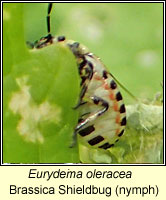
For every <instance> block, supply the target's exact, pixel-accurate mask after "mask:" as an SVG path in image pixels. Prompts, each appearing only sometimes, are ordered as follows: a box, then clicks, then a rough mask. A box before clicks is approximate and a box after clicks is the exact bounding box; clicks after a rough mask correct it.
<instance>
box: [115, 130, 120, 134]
mask: <svg viewBox="0 0 166 200" xmlns="http://www.w3.org/2000/svg"><path fill="white" fill-rule="evenodd" d="M119 132H120V129H119V128H118V129H117V130H116V133H115V134H116V135H117V136H118V134H119Z"/></svg>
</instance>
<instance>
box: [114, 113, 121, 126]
mask: <svg viewBox="0 0 166 200" xmlns="http://www.w3.org/2000/svg"><path fill="white" fill-rule="evenodd" d="M115 122H116V123H117V124H119V122H120V115H119V114H118V115H117V116H116V119H115Z"/></svg>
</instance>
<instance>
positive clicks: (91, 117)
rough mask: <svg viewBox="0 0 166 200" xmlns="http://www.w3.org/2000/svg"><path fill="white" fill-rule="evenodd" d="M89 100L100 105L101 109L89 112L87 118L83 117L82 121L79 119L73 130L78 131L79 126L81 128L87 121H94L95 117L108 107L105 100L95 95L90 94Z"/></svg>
mask: <svg viewBox="0 0 166 200" xmlns="http://www.w3.org/2000/svg"><path fill="white" fill-rule="evenodd" d="M91 101H92V102H93V103H94V104H96V105H98V106H102V109H100V110H98V111H96V112H93V113H91V114H90V115H89V116H88V117H87V118H85V119H84V120H83V121H81V122H80V123H78V124H77V126H76V128H75V132H78V131H79V130H80V129H81V128H83V127H84V126H85V125H87V124H88V123H90V122H92V121H94V120H95V119H96V118H97V117H99V116H101V115H102V114H104V113H105V112H106V111H107V110H108V108H109V104H108V102H107V101H105V100H104V99H102V98H100V97H97V96H92V97H91Z"/></svg>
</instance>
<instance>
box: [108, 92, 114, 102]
mask: <svg viewBox="0 0 166 200" xmlns="http://www.w3.org/2000/svg"><path fill="white" fill-rule="evenodd" d="M109 98H110V99H111V100H114V99H115V95H114V93H113V92H111V93H110V94H109Z"/></svg>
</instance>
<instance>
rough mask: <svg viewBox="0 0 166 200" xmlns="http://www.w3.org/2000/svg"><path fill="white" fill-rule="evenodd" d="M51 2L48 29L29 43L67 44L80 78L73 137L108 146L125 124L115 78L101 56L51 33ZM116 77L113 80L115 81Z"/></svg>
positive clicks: (96, 144) (38, 47)
mask: <svg viewBox="0 0 166 200" xmlns="http://www.w3.org/2000/svg"><path fill="white" fill-rule="evenodd" d="M51 10H52V3H49V6H48V15H47V31H48V35H47V36H45V37H42V38H41V39H40V40H39V41H36V42H35V43H34V44H32V43H29V42H28V45H29V46H30V47H31V48H34V49H40V48H43V47H46V46H49V45H52V44H54V43H59V44H60V43H62V44H63V46H66V47H68V48H69V49H70V50H71V52H72V53H73V55H74V56H75V58H76V62H77V65H78V73H79V75H80V78H81V83H80V86H81V92H80V95H79V101H78V103H77V105H76V106H75V107H74V109H80V119H79V120H78V124H77V126H76V127H75V129H74V135H73V136H74V138H75V140H76V136H77V135H79V137H81V139H82V141H84V143H85V144H89V145H90V146H93V147H95V148H100V149H108V148H110V147H112V146H113V145H114V143H115V142H117V141H118V140H119V137H121V136H122V135H123V133H124V128H125V125H126V113H125V112H126V109H125V105H124V103H123V100H122V95H121V93H120V92H119V89H118V86H117V83H116V82H117V80H116V79H115V77H114V76H113V75H112V74H110V73H109V72H108V71H107V69H106V68H105V66H104V64H103V63H102V62H101V60H100V59H99V58H98V57H97V56H96V55H94V54H93V53H91V52H89V50H88V48H87V47H85V46H84V45H82V44H80V43H79V42H75V41H72V40H67V39H66V38H65V36H58V37H54V36H52V35H51V32H50V31H51V29H50V13H51ZM115 80H116V81H115Z"/></svg>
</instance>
